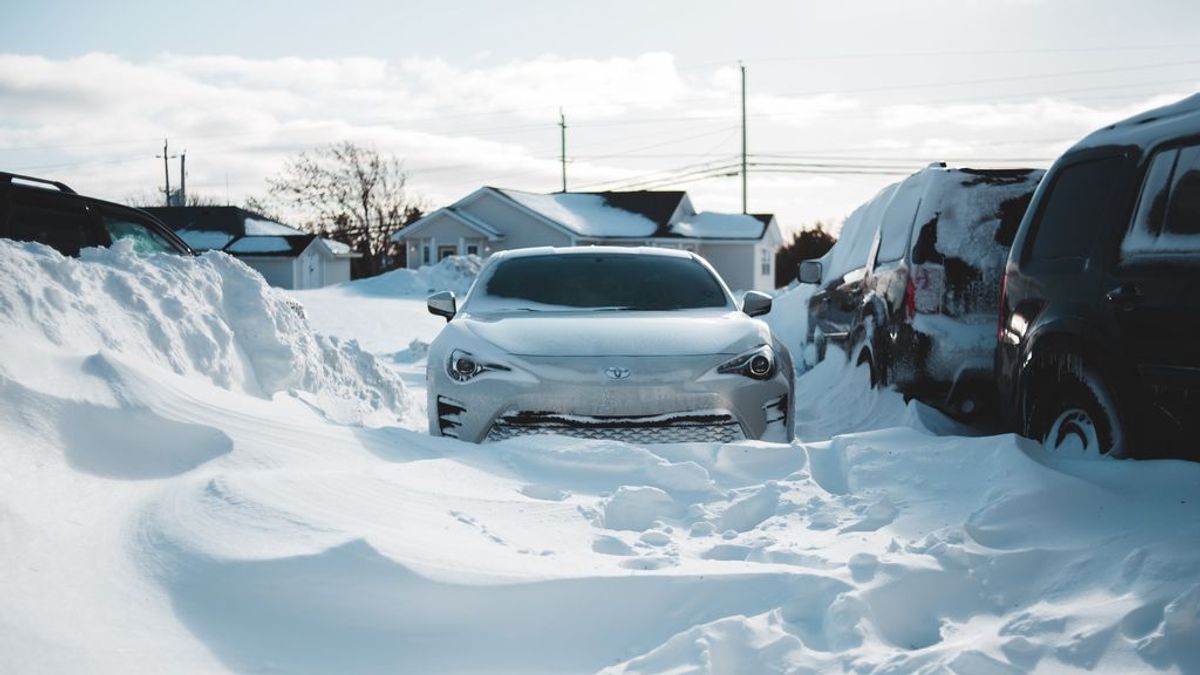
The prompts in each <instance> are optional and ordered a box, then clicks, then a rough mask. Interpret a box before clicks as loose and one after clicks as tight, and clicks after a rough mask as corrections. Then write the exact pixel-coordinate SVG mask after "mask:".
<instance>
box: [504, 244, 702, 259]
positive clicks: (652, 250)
mask: <svg viewBox="0 0 1200 675" xmlns="http://www.w3.org/2000/svg"><path fill="white" fill-rule="evenodd" d="M598 253H599V254H605V255H649V256H659V257H664V258H695V257H696V254H694V253H692V252H691V251H684V250H680V249H673V248H657V247H654V246H562V247H558V246H538V247H534V248H517V249H511V250H508V251H499V252H497V253H495V254H494V255H492V257H493V258H529V257H536V256H548V255H595V254H598Z"/></svg>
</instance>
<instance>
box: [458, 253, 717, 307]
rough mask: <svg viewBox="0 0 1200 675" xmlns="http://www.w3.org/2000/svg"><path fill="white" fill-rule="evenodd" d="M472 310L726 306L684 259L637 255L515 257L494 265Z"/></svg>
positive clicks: (702, 271) (709, 278)
mask: <svg viewBox="0 0 1200 675" xmlns="http://www.w3.org/2000/svg"><path fill="white" fill-rule="evenodd" d="M471 304H472V306H473V309H476V310H482V311H487V310H489V309H500V308H514V309H541V308H546V309H552V308H554V307H570V308H593V309H594V308H614V309H631V310H673V309H697V308H703V307H727V306H729V304H730V301H729V297H728V295H727V294H726V292H725V290H724V288H723V287H722V286H721V284H720V282H719V281H718V280H717V279H716V277H714V276H713V274H712V273H711V272H709V270H708V269H707V268H705V267H704V266H703V265H701V264H700V263H699V262H696V261H695V260H692V259H690V258H675V257H667V256H650V255H638V254H620V253H602V254H596V255H582V254H571V255H544V256H528V257H518V258H512V259H509V260H504V261H502V262H500V263H498V264H497V265H496V269H495V271H494V272H493V273H492V275H491V276H490V277H489V278H488V279H487V282H486V284H485V285H484V288H483V293H482V294H480V297H478V298H477V299H476V298H472V300H471Z"/></svg>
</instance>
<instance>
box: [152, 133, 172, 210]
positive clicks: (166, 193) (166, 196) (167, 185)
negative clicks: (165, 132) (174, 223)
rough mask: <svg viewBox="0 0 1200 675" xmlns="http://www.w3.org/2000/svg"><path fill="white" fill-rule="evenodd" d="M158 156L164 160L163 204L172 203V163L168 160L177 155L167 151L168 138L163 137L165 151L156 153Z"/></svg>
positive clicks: (168, 204)
mask: <svg viewBox="0 0 1200 675" xmlns="http://www.w3.org/2000/svg"><path fill="white" fill-rule="evenodd" d="M155 157H156V158H159V157H161V158H162V161H163V204H164V205H166V206H170V205H171V165H170V164H168V162H169V161H170V160H172V159H175V155H171V154H168V153H167V139H165V138H164V139H163V151H162V154H161V155H155Z"/></svg>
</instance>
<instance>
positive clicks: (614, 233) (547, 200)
mask: <svg viewBox="0 0 1200 675" xmlns="http://www.w3.org/2000/svg"><path fill="white" fill-rule="evenodd" d="M501 192H503V193H504V194H505V195H507V196H508V197H509V198H511V199H513V200H514V201H516V202H518V203H519V204H521V205H522V206H524V207H526V208H528V209H531V210H533V211H536V212H538V213H540V214H541V215H543V216H545V217H546V218H549V219H550V220H553V221H555V222H557V223H561V224H562V225H564V226H566V227H567V228H568V229H570V230H571V231H573V232H575V233H577V234H581V235H583V236H586V237H648V236H650V235H652V234H654V232H655V230H656V229H658V228H657V226H656V225H655V224H654V221H652V220H650V219H649V218H646V217H645V216H643V215H640V214H637V213H633V212H631V211H626V210H624V209H618V208H613V207H611V206H609V205H608V203H607V202H605V200H604V197H601V196H600V195H591V194H578V193H570V192H558V193H554V194H548V195H544V194H535V193H532V192H522V191H520V190H502V191H501Z"/></svg>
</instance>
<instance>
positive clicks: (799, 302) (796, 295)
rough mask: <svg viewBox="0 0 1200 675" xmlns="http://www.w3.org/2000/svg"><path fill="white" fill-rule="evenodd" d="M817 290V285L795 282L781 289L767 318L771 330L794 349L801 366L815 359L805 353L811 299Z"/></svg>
mask: <svg viewBox="0 0 1200 675" xmlns="http://www.w3.org/2000/svg"><path fill="white" fill-rule="evenodd" d="M816 290H817V285H816V284H793V285H792V286H789V287H787V288H785V289H782V290H780V291H778V293H777V295H776V296H775V298H774V300H773V301H772V302H771V311H770V312H769V313H767V315H766V316H764V317H763V320H764V321H766V322H767V325H768V326H770V327H771V332H772V333H774V334H775V337H777V338H779V341H780V342H782V343H783V344H784V346H786V347H787V348H788V349H789V350H791V352H792V361H793V362H794V363H795V364H796V367H797V368H802V367H803V365H804V364H805V363H810V362H815V361H816V358H815V355H812V357H811V358H810V357H809V355H806V354H805V353H804V351H803V350H804V349H805V348H806V347H807V344H806V343H807V342H808V301H809V300H810V299H811V298H812V296H813V293H815V292H816Z"/></svg>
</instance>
